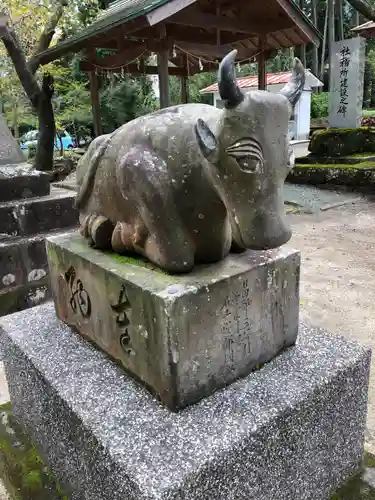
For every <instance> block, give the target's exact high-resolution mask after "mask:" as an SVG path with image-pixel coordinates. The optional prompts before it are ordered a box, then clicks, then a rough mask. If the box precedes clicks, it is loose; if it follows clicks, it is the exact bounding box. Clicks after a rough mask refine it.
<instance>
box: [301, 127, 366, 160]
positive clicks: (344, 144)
mask: <svg viewBox="0 0 375 500" xmlns="http://www.w3.org/2000/svg"><path fill="white" fill-rule="evenodd" d="M309 150H310V151H311V153H312V154H314V155H316V156H320V157H322V156H331V157H335V156H348V155H353V154H361V153H365V152H366V153H374V152H375V128H374V127H359V128H349V129H348V128H329V129H325V130H316V131H315V132H314V133H313V134H312V136H311V140H310V144H309Z"/></svg>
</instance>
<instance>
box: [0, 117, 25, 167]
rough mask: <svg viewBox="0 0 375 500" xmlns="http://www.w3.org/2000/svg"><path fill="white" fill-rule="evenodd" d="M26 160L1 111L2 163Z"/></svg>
mask: <svg viewBox="0 0 375 500" xmlns="http://www.w3.org/2000/svg"><path fill="white" fill-rule="evenodd" d="M24 162H25V157H24V156H23V154H22V152H21V150H20V148H19V146H18V144H17V142H16V140H15V138H14V137H13V135H12V133H11V131H10V130H9V128H8V126H7V124H6V123H5V120H4V117H3V115H2V114H1V113H0V165H17V164H18V163H24Z"/></svg>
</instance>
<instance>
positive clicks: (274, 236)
mask: <svg viewBox="0 0 375 500" xmlns="http://www.w3.org/2000/svg"><path fill="white" fill-rule="evenodd" d="M291 237H292V231H291V229H290V228H289V227H288V226H286V224H284V223H282V224H281V227H280V228H279V231H275V232H269V233H268V234H265V235H264V237H263V239H262V238H261V239H260V248H259V250H270V249H272V248H278V247H281V245H285V243H288V241H289V240H290V238H291ZM254 250H256V249H255V248H254Z"/></svg>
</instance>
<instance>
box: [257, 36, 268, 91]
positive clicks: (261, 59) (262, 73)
mask: <svg viewBox="0 0 375 500" xmlns="http://www.w3.org/2000/svg"><path fill="white" fill-rule="evenodd" d="M265 45H266V39H265V37H263V36H262V37H260V39H259V51H260V54H259V56H258V89H259V90H266V88H267V82H266V53H265V51H264V48H265Z"/></svg>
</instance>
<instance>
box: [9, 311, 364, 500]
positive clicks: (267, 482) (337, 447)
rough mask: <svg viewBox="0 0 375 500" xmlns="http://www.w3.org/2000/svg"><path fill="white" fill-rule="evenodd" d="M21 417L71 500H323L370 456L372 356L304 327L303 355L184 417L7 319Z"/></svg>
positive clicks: (41, 316) (63, 332)
mask: <svg viewBox="0 0 375 500" xmlns="http://www.w3.org/2000/svg"><path fill="white" fill-rule="evenodd" d="M0 326H1V327H2V328H3V331H2V334H1V336H0V337H1V345H2V348H3V349H4V362H5V367H6V373H7V378H8V383H9V389H10V395H11V400H12V403H13V409H14V414H15V415H16V416H17V417H18V419H19V420H20V422H22V424H23V426H24V427H25V428H26V430H27V432H28V433H29V434H30V436H31V438H32V439H33V440H34V442H35V443H36V444H37V445H38V446H39V448H40V449H41V451H42V453H43V455H44V456H45V457H46V458H47V459H48V461H49V463H50V464H51V466H52V468H53V470H54V472H55V474H56V475H57V476H58V477H59V478H60V479H61V480H62V482H63V484H64V486H65V488H66V490H68V491H69V492H70V498H71V499H77V500H78V499H79V500H89V499H90V500H105V499H111V500H120V499H121V500H156V499H157V500H198V499H199V500H245V499H246V500H252V499H254V500H255V499H256V500H271V499H272V500H311V499H314V500H320V499H322V500H323V499H327V498H329V494H330V491H332V489H334V488H336V487H337V486H338V485H339V484H341V482H342V481H343V480H344V479H346V478H347V477H348V476H349V475H350V474H351V473H353V472H354V471H355V470H356V469H357V467H358V465H359V463H360V461H361V458H362V453H363V436H364V426H365V416H366V403H367V384H368V374H369V363H370V352H369V351H368V350H366V349H365V348H362V347H360V346H359V345H357V344H355V343H351V342H348V341H347V340H344V339H341V338H338V337H332V336H330V335H327V334H325V333H324V332H321V331H317V330H312V329H309V328H307V327H306V326H304V325H301V327H300V336H299V341H298V343H297V345H296V346H295V347H293V348H291V349H290V350H288V351H286V352H284V353H283V354H282V355H280V356H278V357H277V358H276V359H274V360H273V361H272V362H270V363H268V364H267V365H266V366H265V367H264V368H263V369H262V370H260V371H259V372H256V373H253V374H251V375H250V376H248V377H247V378H246V379H243V380H240V381H238V382H236V383H234V384H232V385H231V386H230V387H228V388H227V389H225V390H222V391H219V392H217V393H215V394H214V395H212V396H211V397H209V398H207V399H205V400H204V401H201V402H200V403H198V404H196V405H194V406H191V407H189V408H187V409H185V410H183V411H181V412H180V413H178V414H175V413H171V412H170V411H169V410H167V409H165V408H164V407H163V406H161V405H160V404H158V403H157V402H156V401H155V400H154V399H153V398H152V396H150V395H149V393H148V392H147V391H145V390H144V389H143V388H142V387H140V386H139V385H138V384H137V383H135V382H133V381H132V380H131V379H130V378H129V377H128V376H127V375H125V374H124V373H123V371H122V370H121V369H120V368H119V367H117V366H116V365H115V364H114V363H112V362H111V361H109V360H108V359H107V358H106V357H105V355H103V354H102V353H100V352H99V351H97V350H96V349H95V348H93V347H92V346H90V345H88V344H87V343H85V342H84V341H83V340H82V339H81V338H80V337H79V336H78V335H77V334H75V333H73V332H72V331H71V330H69V328H67V327H66V326H64V325H63V324H62V323H60V322H59V321H58V320H57V319H56V317H55V314H54V308H53V305H52V304H47V305H43V306H40V307H37V308H34V309H33V310H32V311H30V310H29V311H25V312H22V313H17V314H15V315H12V316H7V317H5V318H1V320H0Z"/></svg>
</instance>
